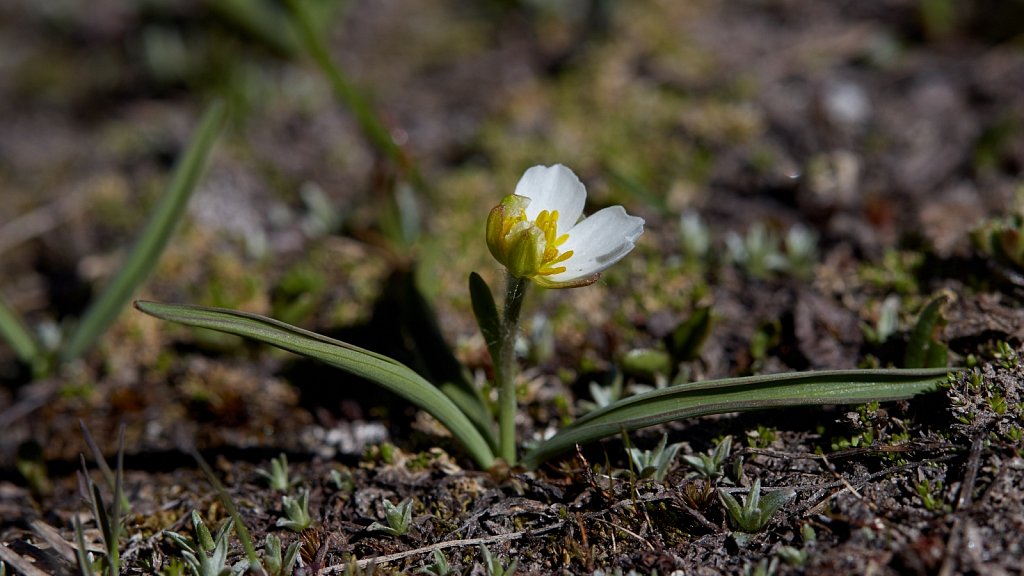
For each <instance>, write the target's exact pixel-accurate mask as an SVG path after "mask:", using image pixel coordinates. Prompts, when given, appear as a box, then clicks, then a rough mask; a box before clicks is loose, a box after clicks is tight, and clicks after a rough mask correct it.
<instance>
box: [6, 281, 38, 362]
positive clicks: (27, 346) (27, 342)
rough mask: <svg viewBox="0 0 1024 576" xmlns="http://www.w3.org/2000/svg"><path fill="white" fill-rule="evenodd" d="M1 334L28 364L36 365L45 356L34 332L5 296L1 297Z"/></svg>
mask: <svg viewBox="0 0 1024 576" xmlns="http://www.w3.org/2000/svg"><path fill="white" fill-rule="evenodd" d="M0 336H2V337H3V339H4V340H6V341H7V343H8V344H10V345H11V348H13V349H14V353H15V354H17V355H18V358H20V359H21V360H22V362H24V363H26V364H30V365H35V364H37V363H38V362H39V361H40V359H41V358H42V357H43V351H42V348H41V347H40V346H39V343H38V342H36V339H35V338H33V337H32V333H31V332H29V330H28V328H27V327H26V326H25V323H24V322H23V321H22V320H21V317H19V316H18V314H17V313H15V312H14V310H12V309H11V307H10V306H8V305H7V302H6V301H4V299H3V298H0Z"/></svg>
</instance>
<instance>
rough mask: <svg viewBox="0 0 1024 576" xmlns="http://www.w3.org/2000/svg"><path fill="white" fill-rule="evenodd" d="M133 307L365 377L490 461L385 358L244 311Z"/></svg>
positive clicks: (472, 433) (486, 451) (430, 389)
mask: <svg viewBox="0 0 1024 576" xmlns="http://www.w3.org/2000/svg"><path fill="white" fill-rule="evenodd" d="M135 306H136V307H137V308H138V309H139V310H141V311H142V312H145V313H147V314H150V315H152V316H156V317H157V318H162V319H164V320H170V321H172V322H178V323H180V324H185V325H188V326H195V327H199V328H208V329H211V330H216V331H219V332H226V333H228V334H236V335H238V336H244V337H246V338H252V339H253V340H258V341H260V342H264V343H266V344H270V345H272V346H277V347H278V348H282V349H284V350H288V351H290V352H294V353H296V354H301V355H303V356H307V357H309V358H313V359H316V360H320V361H321V362H325V363H327V364H330V365H331V366H335V367H337V368H340V369H342V370H344V371H346V372H349V373H351V374H355V375H357V376H361V377H363V378H366V379H367V380H370V381H372V382H375V383H377V384H379V385H381V386H382V387H384V388H386V389H387V390H389V391H391V392H394V393H395V394H398V395H399V396H401V397H403V398H405V399H406V400H408V401H409V402H412V403H413V404H414V405H416V406H418V407H420V408H422V409H424V410H426V411H427V412H429V413H430V414H431V415H432V416H434V417H435V418H437V419H438V420H439V421H440V422H441V423H442V424H444V425H445V426H446V427H447V428H448V429H449V430H450V431H451V433H452V435H453V436H455V438H456V439H457V440H458V441H459V442H461V443H462V445H463V446H465V448H466V450H467V451H468V452H469V453H470V455H471V456H472V457H473V459H474V460H475V461H476V462H477V464H479V465H480V466H481V467H482V468H488V467H490V466H491V464H492V463H493V460H494V454H493V452H492V451H491V448H490V446H489V444H488V442H487V440H485V439H484V437H483V436H482V435H481V434H480V432H479V431H478V430H477V429H476V427H475V426H474V425H473V423H472V422H471V421H470V420H469V418H467V417H466V415H465V414H463V413H462V412H461V411H460V410H459V409H458V407H457V406H456V405H455V404H454V403H453V402H452V401H451V400H450V399H449V398H448V397H447V396H445V395H444V394H443V393H442V392H441V391H440V390H438V389H437V388H436V387H435V386H433V385H432V384H431V383H430V382H427V381H426V380H424V379H423V377H421V376H420V375H419V374H417V373H416V372H415V371H413V370H412V369H410V368H408V367H407V366H405V365H404V364H402V363H400V362H397V361H395V360H393V359H391V358H388V357H387V356H383V355H381V354H377V353H375V352H371V351H369V350H365V349H363V348H359V347H358V346H353V345H351V344H346V343H345V342H341V341H338V340H334V339H333V338H328V337H326V336H322V335H320V334H316V333H315V332H310V331H308V330H303V329H301V328H298V327H295V326H291V325H289V324H285V323H284V322H279V321H277V320H274V319H272V318H267V317H265V316H260V315H258V314H251V313H248V312H239V311H236V310H226V309H222V308H204V307H201V306H187V305H182V304H164V303H158V302H145V301H138V302H136V303H135Z"/></svg>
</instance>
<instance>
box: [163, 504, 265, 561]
mask: <svg viewBox="0 0 1024 576" xmlns="http://www.w3.org/2000/svg"><path fill="white" fill-rule="evenodd" d="M233 527H234V520H232V519H231V518H228V519H227V520H225V521H224V523H223V524H221V526H220V528H218V529H217V535H216V536H214V535H211V534H210V529H209V528H207V527H206V523H205V522H203V518H202V516H200V515H199V512H198V511H196V510H193V511H192V530H193V531H194V532H195V539H191V538H188V537H186V536H184V535H182V534H179V533H177V532H171V531H164V535H165V536H167V537H168V538H170V539H171V540H172V541H173V542H174V543H175V544H177V545H178V546H179V547H180V548H181V556H182V558H184V559H185V565H186V566H188V569H189V571H190V572H191V573H192V575H193V576H230V575H233V574H241V573H242V572H243V571H244V570H245V564H244V562H243V563H241V564H239V565H238V566H236V567H234V568H232V567H231V566H228V563H227V560H228V535H229V534H230V533H231V529H232V528H233Z"/></svg>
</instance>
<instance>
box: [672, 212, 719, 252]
mask: <svg viewBox="0 0 1024 576" xmlns="http://www.w3.org/2000/svg"><path fill="white" fill-rule="evenodd" d="M679 245H680V247H681V248H682V249H683V256H685V257H686V260H687V261H688V262H701V261H703V260H704V259H705V258H706V257H707V255H708V253H709V251H710V250H711V231H710V230H709V229H708V227H707V226H706V225H705V224H704V222H702V221H701V219H700V214H697V213H696V212H686V213H684V214H683V215H682V216H680V217H679Z"/></svg>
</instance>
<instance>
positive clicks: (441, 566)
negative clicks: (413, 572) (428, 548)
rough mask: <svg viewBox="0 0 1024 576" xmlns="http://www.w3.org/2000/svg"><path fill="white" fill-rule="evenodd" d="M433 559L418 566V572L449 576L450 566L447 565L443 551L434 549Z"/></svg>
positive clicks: (450, 572)
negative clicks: (427, 563) (426, 563)
mask: <svg viewBox="0 0 1024 576" xmlns="http://www.w3.org/2000/svg"><path fill="white" fill-rule="evenodd" d="M433 556H434V561H433V562H432V563H431V564H429V565H427V566H424V567H423V568H420V570H419V572H420V574H430V575H431V576H451V574H452V573H453V572H452V567H451V566H449V565H448V558H446V557H445V555H444V552H441V551H440V550H434V554H433Z"/></svg>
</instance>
